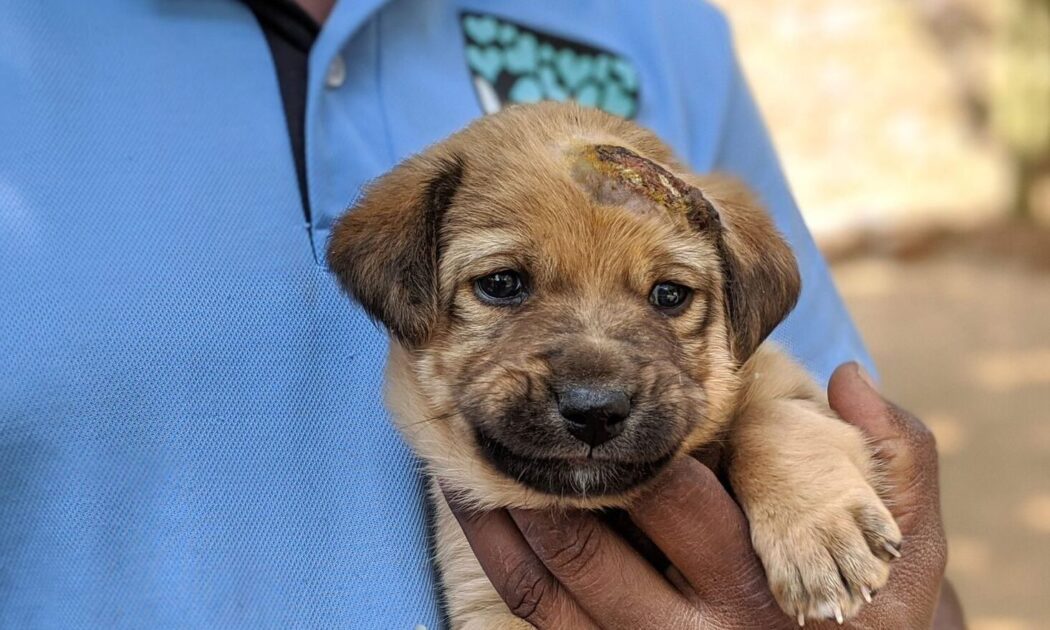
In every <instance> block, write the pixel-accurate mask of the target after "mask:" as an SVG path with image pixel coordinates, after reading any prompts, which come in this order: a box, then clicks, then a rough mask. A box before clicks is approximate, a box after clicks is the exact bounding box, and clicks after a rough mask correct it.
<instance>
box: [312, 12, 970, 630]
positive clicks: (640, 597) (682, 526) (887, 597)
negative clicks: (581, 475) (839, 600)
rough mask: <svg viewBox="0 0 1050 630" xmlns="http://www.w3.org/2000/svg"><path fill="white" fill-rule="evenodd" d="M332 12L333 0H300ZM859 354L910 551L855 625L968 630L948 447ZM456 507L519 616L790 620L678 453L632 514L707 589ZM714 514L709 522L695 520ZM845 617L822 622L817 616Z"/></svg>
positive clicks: (538, 520) (709, 622)
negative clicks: (946, 497)
mask: <svg viewBox="0 0 1050 630" xmlns="http://www.w3.org/2000/svg"><path fill="white" fill-rule="evenodd" d="M296 2H297V3H298V4H299V6H301V7H302V8H303V9H304V10H305V11H306V13H307V14H309V15H310V16H311V17H313V18H314V19H315V20H316V21H317V23H318V24H322V25H323V24H324V22H325V20H326V19H327V18H328V16H329V14H330V13H331V12H332V8H333V7H334V5H335V0H296ZM868 382H870V381H867V380H866V378H865V377H864V376H863V375H862V374H861V373H859V372H858V371H857V368H856V366H855V365H854V364H847V365H846V366H843V367H840V368H839V370H838V371H836V372H835V375H834V376H832V379H831V383H830V384H829V387H828V395H829V398H830V402H831V405H832V407H833V408H834V409H835V411H837V412H838V413H839V415H840V416H842V417H843V418H844V419H846V421H847V422H851V423H852V424H854V425H856V426H857V427H859V428H860V429H861V430H863V431H864V432H865V433H866V434H867V435H868V436H869V437H871V438H872V440H873V441H874V442H875V443H876V444H877V445H878V446H879V449H880V450H881V451H882V452H883V453H884V455H885V456H886V459H887V462H888V472H889V477H890V478H889V481H890V482H891V485H892V492H891V495H892V496H893V498H894V505H893V506H892V507H891V511H893V515H894V517H896V518H897V522H898V524H899V525H900V527H901V530H902V531H903V533H904V535H905V548H904V550H905V555H904V557H903V558H901V559H900V560H898V561H897V562H896V563H895V566H894V569H893V573H892V575H891V578H890V583H889V585H888V586H887V588H886V589H885V590H884V591H882V592H881V593H879V594H878V596H877V597H876V598H875V601H874V602H873V603H872V604H871V605H869V606H867V607H866V608H865V609H864V611H863V612H862V613H861V615H860V616H859V617H858V618H857V619H855V620H852V621H851V622H850V624H849V627H851V628H871V629H877V628H885V629H891V628H892V629H899V628H921V627H926V626H927V625H929V624H930V619H931V617H932V618H933V627H934V628H935V629H936V630H956V629H960V628H965V627H966V625H965V622H964V621H963V614H962V607H961V606H960V605H959V600H958V597H957V596H956V594H955V591H954V589H952V587H951V585H950V584H949V583H948V582H947V581H946V580H944V562H945V557H946V553H947V549H946V545H945V541H944V531H943V527H942V524H941V515H940V495H939V492H938V487H937V454H936V450H935V448H934V444H933V439H932V437H931V436H930V433H929V431H928V430H927V429H926V427H925V426H923V424H922V423H921V422H920V421H919V420H917V419H916V418H915V417H913V416H911V415H910V414H908V413H907V412H904V411H901V410H900V409H898V408H897V407H895V406H894V405H892V404H891V403H888V402H886V401H884V400H883V399H882V398H881V397H880V396H878V394H877V393H876V392H875V391H874V389H873V388H871V387H870V386H869V385H868V384H867V383H868ZM453 512H454V513H455V514H456V517H457V518H458V519H459V521H460V524H461V525H462V527H463V531H464V532H465V533H466V535H467V539H468V540H469V541H470V544H471V547H472V548H473V549H474V553H475V554H477V556H478V559H479V560H480V561H481V565H482V567H483V568H484V569H485V573H486V574H487V575H488V576H489V579H490V580H492V583H493V584H494V585H495V586H496V589H497V591H499V593H500V595H501V596H502V597H503V599H504V601H506V602H507V604H508V605H509V606H510V607H511V610H513V611H514V612H515V613H516V614H518V616H520V617H523V618H525V619H527V620H529V621H530V622H532V623H533V625H535V626H537V627H539V628H599V627H603V628H641V627H656V628H679V627H681V628H720V629H726V628H755V627H766V628H781V627H783V628H792V627H796V626H795V625H794V622H793V621H792V620H790V619H788V618H787V617H786V616H785V615H784V614H783V613H782V612H781V611H780V609H779V608H778V607H777V605H776V602H774V601H773V596H772V594H771V593H770V592H769V589H768V587H767V586H766V579H765V575H764V573H763V572H762V567H761V565H760V564H759V562H758V559H757V557H756V556H755V553H754V551H753V550H752V548H751V543H750V540H749V538H748V535H747V521H746V519H745V518H744V516H743V514H742V513H741V512H740V509H739V508H738V507H737V505H736V504H735V503H734V502H733V500H732V498H731V497H730V496H729V495H728V494H727V493H726V492H725V489H724V488H723V487H722V486H721V484H720V483H719V482H718V480H717V479H716V478H715V476H714V474H713V473H712V472H711V471H710V470H709V469H708V468H706V467H704V466H703V465H702V464H700V463H699V462H696V461H693V460H686V461H682V462H678V463H677V464H676V465H674V466H673V467H672V468H671V469H670V470H668V471H666V473H665V474H664V475H662V476H661V479H660V480H659V483H658V484H657V486H656V487H654V488H653V490H652V492H651V493H650V494H648V495H647V496H646V497H645V498H644V500H642V501H640V502H639V503H638V504H636V505H635V506H634V509H633V510H632V512H631V516H632V518H633V519H634V520H635V522H636V523H637V524H638V525H640V526H641V527H642V529H643V531H645V532H646V534H647V535H648V536H649V537H650V538H651V539H652V540H653V541H654V542H656V543H657V544H658V545H659V546H660V548H661V549H662V550H663V551H664V553H665V554H666V555H667V556H668V557H669V558H670V559H671V561H672V563H673V564H674V565H675V567H676V568H677V569H678V570H679V571H680V572H681V574H682V575H683V577H684V578H685V579H686V580H687V582H688V583H689V585H690V587H691V589H692V590H693V591H694V592H695V596H691V595H690V596H687V595H683V594H682V592H680V591H679V590H677V589H675V588H674V587H673V586H671V585H670V584H669V583H668V582H667V581H666V580H665V579H664V578H663V576H661V575H660V574H658V573H657V572H656V571H655V570H654V569H653V568H652V567H651V566H650V565H649V564H648V562H646V561H645V560H644V559H643V558H642V557H641V556H639V555H638V554H637V553H636V552H635V551H634V550H633V549H632V548H631V547H630V545H628V544H627V543H626V542H624V541H623V540H622V539H621V538H620V537H619V536H618V535H616V534H615V533H613V532H612V531H610V530H609V529H608V527H607V526H606V525H604V524H603V523H601V522H600V521H598V520H597V519H596V518H594V517H593V516H591V515H588V514H585V513H580V512H575V513H564V514H561V515H555V514H551V513H543V512H528V511H522V510H515V511H511V512H507V511H495V512H486V513H481V514H468V513H463V512H461V511H457V510H456V509H455V507H453ZM698 523H702V524H703V527H697V524H698ZM809 626H813V627H825V626H827V627H836V626H835V625H834V624H833V623H827V622H825V623H819V624H818V623H816V622H810V623H808V624H807V627H809Z"/></svg>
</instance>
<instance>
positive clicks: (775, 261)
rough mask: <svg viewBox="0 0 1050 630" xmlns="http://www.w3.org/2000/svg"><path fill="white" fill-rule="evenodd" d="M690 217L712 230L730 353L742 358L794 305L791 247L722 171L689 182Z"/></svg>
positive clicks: (797, 280) (797, 284) (796, 286)
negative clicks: (696, 194) (692, 191)
mask: <svg viewBox="0 0 1050 630" xmlns="http://www.w3.org/2000/svg"><path fill="white" fill-rule="evenodd" d="M691 183H693V184H694V185H696V186H697V187H698V188H699V189H700V190H701V191H702V193H703V200H701V201H700V202H699V203H694V204H693V209H692V211H691V212H692V216H691V217H690V220H691V221H692V222H693V223H694V225H695V227H697V228H699V229H701V230H702V231H704V232H707V233H710V234H716V235H717V241H716V243H717V246H718V249H719V254H720V256H721V258H722V270H723V282H724V283H725V286H724V291H723V293H724V295H725V302H726V306H725V310H726V315H727V319H728V325H729V332H730V339H731V344H732V351H733V355H734V356H735V357H736V359H737V361H739V362H740V363H743V362H744V361H746V360H747V359H748V357H750V356H751V354H752V353H753V352H754V351H755V349H756V348H758V346H759V344H761V343H762V342H763V341H764V340H765V339H766V337H768V336H769V334H770V333H771V332H773V329H774V328H776V327H777V325H778V324H780V322H781V321H783V320H784V318H785V317H787V315H788V313H790V312H791V309H793V308H794V307H795V303H796V302H797V301H798V296H799V293H800V291H801V288H802V279H801V277H800V276H799V271H798V264H797V263H796V261H795V255H794V254H793V253H792V251H791V247H790V246H789V245H788V244H787V242H786V241H785V240H784V237H783V236H781V235H780V232H778V231H777V229H776V226H774V225H773V221H772V220H771V219H770V217H769V215H768V214H767V213H766V211H765V210H764V209H763V208H762V206H761V204H759V203H758V201H757V199H756V198H755V197H754V195H753V194H752V193H751V191H750V190H749V189H748V188H747V187H746V186H745V185H744V184H743V183H741V182H739V181H737V180H736V179H733V178H731V177H728V176H722V175H713V176H706V177H701V178H696V180H694V181H692V182H691Z"/></svg>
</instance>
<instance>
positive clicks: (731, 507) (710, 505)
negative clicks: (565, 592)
mask: <svg viewBox="0 0 1050 630" xmlns="http://www.w3.org/2000/svg"><path fill="white" fill-rule="evenodd" d="M629 512H630V515H631V519H632V520H634V522H635V523H636V524H637V525H638V526H639V527H640V528H641V529H642V530H643V531H644V532H645V534H646V535H647V536H649V538H650V539H652V541H653V542H654V543H656V545H657V546H658V547H659V548H660V550H661V551H663V552H664V554H665V555H666V556H667V557H668V559H669V560H670V561H671V563H672V564H673V565H674V566H675V568H676V569H678V571H679V572H680V573H681V574H682V575H683V576H684V577H685V579H686V580H687V581H688V582H689V584H690V586H691V587H692V588H693V590H694V591H695V593H696V595H697V597H698V598H699V599H700V601H701V602H704V601H707V602H711V601H722V600H724V598H725V597H726V596H727V595H732V596H746V595H747V594H748V593H750V592H751V591H755V592H756V593H759V594H765V595H767V596H768V587H767V586H766V580H765V577H764V574H763V572H762V567H761V564H760V563H759V561H758V558H757V557H756V556H755V553H754V550H753V549H752V547H751V541H750V538H749V532H748V525H747V519H746V518H745V516H744V514H743V512H741V510H740V508H739V507H738V506H737V505H736V503H735V502H734V501H733V499H732V497H730V496H729V494H728V493H726V491H725V489H724V488H723V487H722V484H721V483H720V482H719V481H718V478H717V477H716V476H715V474H714V473H713V472H711V470H710V469H709V468H707V467H706V466H704V465H703V464H701V463H700V462H698V461H696V460H694V459H692V458H689V457H684V458H682V459H681V460H680V461H677V462H675V463H674V464H672V465H671V467H670V468H669V469H668V470H667V471H666V472H665V473H664V474H663V475H661V478H660V479H659V480H658V481H657V485H656V486H655V487H654V488H653V489H652V490H651V491H650V492H648V493H646V494H645V495H643V496H642V497H640V498H639V500H637V501H635V502H634V504H633V505H632V506H631V507H630V509H629Z"/></svg>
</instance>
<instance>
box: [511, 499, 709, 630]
mask: <svg viewBox="0 0 1050 630" xmlns="http://www.w3.org/2000/svg"><path fill="white" fill-rule="evenodd" d="M510 514H511V518H513V519H514V522H515V523H516V524H517V525H518V528H519V529H520V530H521V532H522V534H524V536H525V540H527V541H528V543H529V545H530V546H531V547H532V550H533V551H534V552H535V553H536V555H537V556H539V558H540V560H541V561H542V562H543V564H544V565H545V566H546V567H547V569H549V570H550V572H551V574H553V575H554V576H555V577H556V578H557V579H558V581H559V582H561V584H562V586H563V587H564V588H565V589H566V590H568V591H569V592H570V593H571V594H572V597H573V598H574V599H575V600H576V602H577V603H578V604H579V605H580V606H581V607H582V608H583V609H584V610H585V611H586V612H587V613H588V615H589V616H590V618H591V619H594V621H595V622H596V623H598V624H599V625H600V626H601V627H603V628H663V627H677V626H678V625H679V624H684V625H682V627H697V626H698V625H699V619H698V618H696V617H695V611H694V610H693V609H692V607H691V606H690V605H689V603H688V602H687V601H686V600H685V598H684V597H683V596H682V595H681V594H680V593H678V592H677V591H676V590H675V589H674V588H673V587H672V586H671V585H670V583H668V582H667V580H665V579H664V578H663V577H662V576H661V575H660V574H659V573H657V572H656V570H655V569H654V568H653V567H652V565H650V564H649V563H648V562H646V561H645V560H644V559H643V558H642V557H641V556H640V555H638V553H637V552H635V550H634V549H632V548H631V547H630V545H628V544H627V543H626V542H625V541H624V540H623V539H622V538H620V537H619V536H618V535H616V534H615V533H614V532H613V531H612V530H611V529H609V528H608V527H607V526H606V525H605V524H604V523H602V522H601V521H599V520H598V519H597V518H596V517H595V516H594V515H592V514H587V513H583V512H575V511H573V512H549V511H544V512H541V511H534V510H515V509H512V510H510ZM565 627H571V626H565Z"/></svg>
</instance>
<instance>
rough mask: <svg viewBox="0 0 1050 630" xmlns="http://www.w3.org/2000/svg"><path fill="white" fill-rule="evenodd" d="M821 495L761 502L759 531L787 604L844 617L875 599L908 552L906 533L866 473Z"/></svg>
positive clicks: (811, 613) (776, 588) (769, 571)
mask: <svg viewBox="0 0 1050 630" xmlns="http://www.w3.org/2000/svg"><path fill="white" fill-rule="evenodd" d="M833 485H840V486H841V487H842V489H843V492H842V493H841V494H837V496H836V495H835V494H832V493H821V494H823V496H824V499H823V500H822V501H821V502H819V503H818V502H813V503H803V502H802V501H798V500H797V499H798V497H796V500H795V501H791V502H778V503H781V505H779V506H778V507H777V508H774V509H769V510H760V511H759V514H758V515H757V518H755V519H753V520H752V523H751V533H752V539H753V542H754V545H755V550H756V551H757V553H758V555H759V557H760V558H761V560H762V564H763V566H764V567H765V569H766V576H767V577H768V579H769V585H770V588H771V589H772V591H773V595H774V596H775V597H776V599H777V602H778V603H779V604H780V607H781V608H783V609H784V611H785V612H786V613H788V614H789V615H791V616H792V617H794V618H796V619H797V620H798V623H799V625H800V626H801V625H804V624H805V620H806V619H835V620H836V621H838V622H839V623H840V624H841V623H842V622H843V621H844V620H845V619H848V618H850V617H852V616H853V615H855V614H856V613H857V612H858V611H859V610H860V609H861V607H862V606H863V605H864V604H865V603H870V602H871V597H872V595H873V594H874V593H875V591H876V590H878V589H880V588H882V587H883V585H885V584H886V580H887V578H888V577H889V573H890V567H889V562H890V561H892V560H893V559H894V558H899V557H900V546H901V533H900V530H899V529H898V528H897V524H896V522H895V521H894V520H893V517H892V516H891V515H890V513H889V511H888V510H887V509H886V507H885V506H884V505H883V504H882V501H881V500H880V499H879V497H878V496H877V495H876V494H875V491H874V490H872V488H871V487H870V486H869V485H868V484H867V483H866V482H864V481H863V479H861V478H860V477H859V475H858V477H857V479H856V480H855V483H853V484H850V483H841V484H833Z"/></svg>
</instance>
